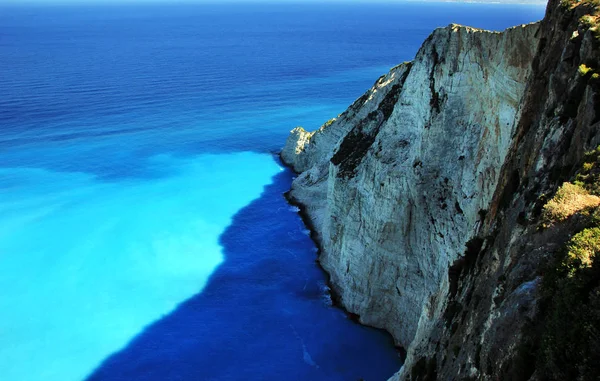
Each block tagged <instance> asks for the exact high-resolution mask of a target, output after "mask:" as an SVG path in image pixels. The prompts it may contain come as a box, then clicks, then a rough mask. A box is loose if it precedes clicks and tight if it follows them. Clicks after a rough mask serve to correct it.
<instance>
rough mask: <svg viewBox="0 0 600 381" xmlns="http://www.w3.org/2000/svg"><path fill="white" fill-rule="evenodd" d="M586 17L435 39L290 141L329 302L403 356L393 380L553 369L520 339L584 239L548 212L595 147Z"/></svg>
mask: <svg viewBox="0 0 600 381" xmlns="http://www.w3.org/2000/svg"><path fill="white" fill-rule="evenodd" d="M598 6H599V5H598V1H597V0H595V1H586V0H584V1H581V2H576V3H570V2H568V1H564V0H563V1H562V2H559V1H558V0H551V1H550V3H549V4H548V10H547V14H546V17H545V18H544V20H543V21H542V22H541V23H535V24H530V25H523V26H518V27H514V28H510V29H507V30H506V31H504V32H501V33H498V32H489V31H484V30H478V29H474V28H469V27H465V26H460V25H454V24H453V25H450V26H448V27H446V28H440V29H437V30H435V31H434V32H433V34H432V35H431V36H430V37H429V38H428V39H427V40H426V41H425V42H424V44H423V46H422V47H421V49H420V50H419V52H418V53H417V56H416V57H415V59H414V61H412V62H407V63H404V64H401V65H399V66H397V67H395V68H393V69H392V70H391V71H390V72H389V73H388V74H386V75H384V76H382V77H381V78H379V79H378V80H377V81H376V82H375V84H374V85H373V87H372V88H371V89H370V90H368V91H367V92H366V93H365V94H364V95H363V96H362V97H360V98H359V99H358V100H356V101H355V102H354V103H353V104H352V105H351V106H350V107H349V108H348V110H346V111H345V112H344V113H343V114H341V115H340V116H339V117H338V118H336V119H333V120H331V121H329V122H327V123H326V124H324V125H323V126H322V127H321V128H320V129H319V130H317V131H315V132H307V131H305V130H303V129H302V128H296V129H294V130H293V131H292V133H291V135H290V137H289V138H288V140H287V142H286V145H285V148H284V149H283V151H282V152H281V157H282V160H283V161H284V162H285V163H287V164H288V165H290V166H291V167H292V168H293V169H294V170H295V171H296V172H298V173H299V176H298V177H297V178H296V179H295V180H294V182H293V184H292V189H291V191H290V198H291V200H292V201H293V202H296V203H299V204H301V205H303V206H304V207H305V211H306V214H307V216H308V218H309V219H310V222H311V224H312V226H313V228H314V230H315V236H316V239H317V241H318V243H319V245H320V247H321V254H320V262H321V264H322V266H323V267H324V269H325V270H326V271H327V272H328V273H329V274H330V276H331V284H332V287H333V291H334V292H335V294H336V295H337V296H338V297H339V302H340V303H341V304H342V305H343V306H344V307H345V308H346V309H348V310H349V311H350V312H352V313H355V314H357V315H359V317H360V321H361V322H362V323H364V324H367V325H371V326H375V327H379V328H384V329H386V330H387V331H389V332H390V333H391V334H392V335H393V337H394V339H395V340H396V342H397V343H398V344H399V345H401V346H403V347H405V348H407V351H408V356H407V360H406V363H405V365H404V367H403V368H402V370H400V372H399V373H398V374H397V375H396V376H394V378H395V379H398V380H399V379H414V380H421V379H422V380H433V379H436V378H439V379H524V380H526V379H552V378H553V377H554V376H552V374H554V375H560V374H561V373H560V372H562V371H563V369H558V368H560V367H561V361H562V360H561V359H559V358H558V357H560V356H559V355H560V354H558V352H557V351H556V350H554V352H553V349H548V348H546V347H544V346H543V345H542V344H540V343H541V342H542V341H543V340H546V339H548V335H547V334H546V333H545V332H544V329H543V328H540V329H538V330H531V329H530V327H531V325H532V324H533V325H535V324H536V323H539V324H537V325H538V326H539V327H545V326H547V325H548V324H550V323H549V320H548V318H547V316H546V315H548V313H550V312H551V311H554V310H553V308H555V307H553V306H552V303H551V302H548V293H549V292H553V291H552V290H554V291H555V292H558V291H556V290H557V288H556V287H555V288H554V289H552V287H551V286H548V285H547V282H546V285H544V284H545V283H544V276H545V275H547V274H548V273H549V272H548V266H550V264H552V263H555V260H556V257H557V256H558V255H560V254H559V253H562V252H564V247H565V245H568V244H569V239H571V237H572V236H573V235H574V234H578V233H579V232H581V231H582V230H583V229H585V228H588V227H589V226H588V225H589V224H592V223H595V222H581V221H580V223H579V224H577V223H574V222H568V221H567V222H563V221H561V222H558V223H549V222H548V219H547V213H546V214H544V213H543V211H544V210H546V209H544V207H545V203H547V202H548V201H549V200H550V199H551V198H552V196H553V195H554V194H555V193H557V190H559V191H560V189H559V187H560V186H561V185H562V184H563V183H564V182H567V181H572V180H574V179H575V177H577V176H582V172H581V168H582V165H583V164H585V160H588V161H587V163H588V165H587V168H588V170H589V169H590V168H591V167H590V165H591V166H592V167H593V164H589V162H590V159H589V157H590V156H589V154H588V156H586V155H585V153H586V152H588V151H591V150H593V149H594V148H595V147H596V146H598V145H599V144H600V134H599V133H598V132H599V129H598V127H599V126H600V123H599V121H600V95H599V92H598V86H599V82H600V81H599V78H598V77H599V75H598V73H596V72H595V70H598V69H600V65H599V64H600V60H599V49H598V47H599V44H600V37H599V32H598V28H597V24H598V16H597V14H598ZM588 172H589V171H588ZM589 176H591V175H590V174H589V173H588V177H587V178H590V177H589ZM592 177H593V176H592ZM588 185H589V184H588ZM588 188H589V189H588V190H585V189H584V190H582V191H581V192H587V194H586V196H585V197H588V196H589V197H596V196H594V189H595V188H594V189H592V188H593V186H592V187H591V188H590V186H588ZM589 197H588V198H585V200H587V201H588V202H591V203H592V204H593V202H595V199H591V198H589ZM599 200H600V199H599ZM555 201H556V200H555ZM599 204H600V202H599ZM589 205H591V204H589ZM589 205H588V206H589ZM596 206H597V205H596ZM577 213H578V211H575V212H574V214H577ZM588 214H589V210H588ZM544 216H546V217H544ZM586 221H587V220H586ZM586 224H587V225H586ZM599 242H600V241H599ZM561 250H562V251H561ZM594 250H595V249H592V252H593V251H594ZM591 257H593V255H592V256H591ZM588 262H589V263H591V262H592V260H590V261H588ZM589 263H588V264H589ZM590 266H591V267H593V266H592V265H591V264H590ZM546 278H548V276H546ZM586 279H587V278H586ZM595 281H596V282H597V280H595ZM592 283H593V282H592ZM561 284H562V283H561ZM591 289H594V288H593V287H592V288H590V290H591ZM598 292H599V297H598V298H599V300H600V288H599V289H598ZM588 299H589V298H588ZM586 300H587V299H586ZM599 303H600V302H599ZM599 316H600V315H599ZM599 343H600V341H599ZM599 345H600V344H599ZM597 349H600V347H599V348H597ZM546 352H548V353H550V352H552V353H550V354H548V355H547V356H546V355H545V354H544V353H546ZM555 352H556V353H555ZM596 353H597V352H596ZM552 356H554V357H552ZM557 356H558V357H557ZM550 357H552V358H550ZM565 361H566V360H565ZM536 364H537V365H536ZM374 366H376V364H374ZM553 366H554V367H555V368H556V367H558V368H557V369H554V370H553V371H551V370H550V368H552V367H553ZM564 372H566V373H564V374H563V376H564V377H571V376H576V377H579V378H580V379H581V377H580V376H581V374H574V373H569V371H568V369H566V368H565V369H564ZM556 377H558V376H556ZM557 379H560V378H557ZM583 379H585V377H584V378H583Z"/></svg>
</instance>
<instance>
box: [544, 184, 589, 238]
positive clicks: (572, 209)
mask: <svg viewBox="0 0 600 381" xmlns="http://www.w3.org/2000/svg"><path fill="white" fill-rule="evenodd" d="M598 205H600V197H598V196H595V195H592V194H590V193H589V192H588V191H587V190H586V189H585V188H584V187H583V186H581V185H580V184H577V183H576V184H571V183H564V184H563V185H562V186H561V187H560V188H559V189H558V191H557V192H556V195H555V196H554V197H553V198H552V199H551V200H550V201H548V203H547V204H546V205H545V206H544V209H543V212H542V218H543V221H544V227H549V226H551V225H553V224H555V223H557V222H562V221H565V220H566V219H568V218H569V217H571V216H573V215H574V214H576V213H586V214H587V213H589V211H590V210H591V209H592V208H594V207H597V206H598Z"/></svg>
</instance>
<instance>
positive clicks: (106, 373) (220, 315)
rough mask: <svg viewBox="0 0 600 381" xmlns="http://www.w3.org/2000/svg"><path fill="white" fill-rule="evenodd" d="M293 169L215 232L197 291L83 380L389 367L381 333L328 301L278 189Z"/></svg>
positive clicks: (357, 373) (301, 374)
mask: <svg viewBox="0 0 600 381" xmlns="http://www.w3.org/2000/svg"><path fill="white" fill-rule="evenodd" d="M292 178H293V173H291V172H290V171H289V170H285V171H282V172H281V173H279V174H277V175H276V176H274V177H273V181H272V184H270V185H268V186H267V187H266V188H265V190H264V192H263V194H262V195H261V197H260V198H259V199H257V200H255V201H253V202H252V203H251V204H249V205H248V206H246V207H245V208H243V209H242V210H240V211H239V212H238V213H237V214H236V215H235V216H234V218H233V220H232V223H231V225H230V226H229V227H228V228H227V229H226V230H225V232H224V233H223V234H222V235H221V237H220V242H221V245H222V246H223V254H224V257H225V260H224V262H223V264H222V265H221V266H220V267H219V268H218V269H217V271H216V272H215V273H213V275H212V276H211V278H210V280H209V282H208V283H207V285H206V287H205V288H204V290H203V291H202V292H201V293H200V294H197V295H196V296H194V297H192V298H191V299H189V300H187V301H186V302H184V303H182V304H180V305H179V306H178V308H177V309H176V310H174V311H173V312H172V313H170V314H169V315H167V316H165V317H163V318H162V319H161V320H159V321H157V322H155V323H153V324H151V325H150V326H148V327H146V329H145V330H144V331H143V332H141V333H140V334H139V335H138V336H137V337H135V338H134V339H133V340H132V341H131V342H130V343H129V344H128V345H127V346H126V347H125V348H123V349H122V350H121V351H119V352H116V353H114V354H113V355H111V356H110V357H109V358H107V359H106V360H104V362H103V363H102V364H101V365H100V366H99V367H98V368H97V369H96V370H95V371H94V372H93V373H92V374H91V375H90V376H89V377H88V379H87V380H88V381H101V380H102V381H104V380H110V381H120V380H123V381H124V380H127V381H159V380H160V381H169V380H186V381H189V380H242V379H243V380H248V379H251V380H252V379H260V380H282V379H288V380H290V379H295V380H358V379H361V378H364V379H367V380H385V379H387V378H388V377H389V376H391V375H392V374H393V373H394V372H395V371H397V370H398V369H399V368H400V366H401V362H400V359H399V357H398V355H397V353H396V352H395V350H394V347H393V342H392V340H391V338H390V337H389V336H388V335H387V334H385V333H384V332H381V331H378V330H374V329H370V328H366V327H363V326H360V325H358V324H355V323H353V322H351V321H350V320H348V319H347V318H346V316H345V314H344V313H343V312H342V311H340V310H339V309H337V308H334V307H331V306H330V303H329V302H328V298H327V295H326V292H325V275H324V274H323V273H322V271H321V270H320V269H319V268H318V266H317V265H316V264H315V262H314V259H315V248H314V244H313V242H312V241H311V240H310V238H309V236H308V234H307V231H306V229H305V227H304V225H303V224H302V222H301V220H300V218H299V216H298V214H297V213H296V212H295V211H294V210H293V208H291V207H290V206H289V205H288V204H287V203H286V201H285V199H284V197H283V195H282V194H283V193H284V192H285V191H287V190H288V189H289V186H290V183H291V181H292ZM241 191H243V190H241Z"/></svg>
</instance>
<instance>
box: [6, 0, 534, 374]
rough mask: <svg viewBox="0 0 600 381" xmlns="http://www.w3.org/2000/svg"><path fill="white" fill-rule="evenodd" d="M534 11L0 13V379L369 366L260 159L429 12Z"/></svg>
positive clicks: (344, 370)
mask: <svg viewBox="0 0 600 381" xmlns="http://www.w3.org/2000/svg"><path fill="white" fill-rule="evenodd" d="M542 15H543V8H541V7H528V6H527V7H526V6H501V5H493V6H490V5H475V4H467V5H457V4H420V3H411V4H408V3H403V4H396V5H392V4H377V5H369V4H354V5H343V6H342V5H339V4H338V5H333V4H320V5H319V4H312V5H300V4H289V5H274V4H271V5H265V4H263V5H259V4H254V5H252V4H245V5H241V4H238V5H236V6H232V5H231V4H230V5H227V6H224V5H223V6H219V5H184V4H179V5H171V6H168V5H159V4H154V5H149V4H147V5H143V6H142V5H138V6H135V7H134V6H124V5H123V6H116V5H115V6H49V5H47V6H41V5H21V6H19V5H12V6H7V5H4V6H3V5H0V64H1V67H2V76H0V93H1V94H3V95H2V97H1V98H0V287H1V288H2V290H3V292H2V293H0V311H1V317H0V379H2V380H8V381H13V380H14V381H29V380H49V381H54V380H57V381H58V380H60V381H68V380H83V379H89V380H238V379H245V380H246V379H260V380H280V379H296V380H358V379H361V378H364V379H365V380H384V379H387V378H388V377H389V376H391V375H392V374H393V372H394V371H396V370H397V369H399V367H400V366H401V359H400V358H399V356H398V353H397V352H396V350H395V349H394V347H393V343H392V342H391V339H390V338H389V337H388V336H387V335H386V334H385V333H383V332H380V331H377V330H373V329H369V328H366V327H362V326H359V325H357V324H355V323H353V322H352V321H350V320H349V319H348V318H347V317H346V316H345V314H344V313H343V312H342V311H340V310H339V309H337V308H335V307H333V306H331V301H330V299H329V296H328V290H327V287H326V278H325V275H324V274H323V273H322V272H321V270H320V269H319V268H318V267H317V266H316V264H315V262H314V260H315V258H316V249H315V246H314V244H313V243H312V242H311V240H310V238H309V236H308V232H307V230H306V228H305V227H304V226H303V224H302V222H301V221H300V219H299V216H298V214H297V210H296V209H295V208H292V207H290V206H289V205H287V203H286V202H285V200H284V198H283V196H282V194H283V193H284V192H285V191H286V190H287V189H289V185H290V183H291V181H292V179H293V176H294V175H293V174H292V173H291V172H290V171H289V170H287V169H284V168H283V166H282V165H281V163H280V162H279V160H278V158H277V156H276V152H277V151H278V150H279V149H280V147H281V146H282V145H283V144H284V142H285V138H286V136H287V133H288V131H289V130H290V129H291V128H293V127H295V126H296V125H304V126H305V127H306V128H309V129H313V128H317V127H318V126H319V125H320V124H321V123H322V122H323V121H325V120H327V119H329V118H331V117H332V116H335V115H337V114H339V113H341V112H342V111H343V110H344V109H345V108H346V107H347V105H348V104H350V103H351V102H352V101H353V100H354V99H355V98H357V97H358V96H360V95H361V94H362V93H363V92H364V90H365V89H367V88H368V87H369V86H370V85H371V84H372V83H373V82H374V80H375V79H376V78H377V77H379V75H381V74H382V73H384V72H386V71H387V70H388V68H389V67H391V66H394V65H396V64H397V63H399V62H402V61H405V60H409V59H411V58H412V57H413V56H414V54H415V52H416V50H417V49H418V47H419V46H420V44H421V42H422V41H423V40H424V39H425V38H426V37H427V35H428V34H429V33H430V32H431V30H432V29H433V28H434V27H436V26H443V25H446V24H448V23H450V22H458V23H463V24H470V25H474V26H479V27H487V28H493V29H502V28H505V27H507V26H511V25H514V24H518V23H523V22H529V21H533V20H536V19H539V18H541V17H542Z"/></svg>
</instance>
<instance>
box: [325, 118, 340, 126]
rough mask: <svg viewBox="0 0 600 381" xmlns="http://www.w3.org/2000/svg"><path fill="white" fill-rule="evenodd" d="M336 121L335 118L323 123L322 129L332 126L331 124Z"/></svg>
mask: <svg viewBox="0 0 600 381" xmlns="http://www.w3.org/2000/svg"><path fill="white" fill-rule="evenodd" d="M336 120H337V118H331V119H329V120H328V121H327V122H325V123H323V128H327V127H329V126H331V125H332V124H333V122H335V121H336Z"/></svg>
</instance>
